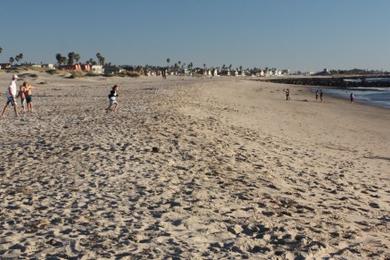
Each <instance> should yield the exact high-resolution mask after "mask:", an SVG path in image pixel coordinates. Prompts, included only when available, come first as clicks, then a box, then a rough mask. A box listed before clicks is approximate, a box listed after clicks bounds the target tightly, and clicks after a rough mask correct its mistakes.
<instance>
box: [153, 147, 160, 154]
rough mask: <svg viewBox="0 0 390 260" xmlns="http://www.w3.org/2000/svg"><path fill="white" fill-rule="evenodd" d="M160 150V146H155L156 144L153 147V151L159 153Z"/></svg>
mask: <svg viewBox="0 0 390 260" xmlns="http://www.w3.org/2000/svg"><path fill="white" fill-rule="evenodd" d="M159 151H160V149H158V147H155V146H154V147H153V148H152V152H153V153H158V152H159Z"/></svg>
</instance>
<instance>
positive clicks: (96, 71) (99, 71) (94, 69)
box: [91, 65, 105, 75]
mask: <svg viewBox="0 0 390 260" xmlns="http://www.w3.org/2000/svg"><path fill="white" fill-rule="evenodd" d="M104 71H105V70H104V68H103V66H102V65H92V66H91V72H92V73H94V74H97V75H101V74H104Z"/></svg>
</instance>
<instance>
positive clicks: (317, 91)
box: [316, 89, 319, 101]
mask: <svg viewBox="0 0 390 260" xmlns="http://www.w3.org/2000/svg"><path fill="white" fill-rule="evenodd" d="M318 94H319V90H318V89H317V90H316V101H317V100H318Z"/></svg>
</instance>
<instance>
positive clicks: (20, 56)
mask: <svg viewBox="0 0 390 260" xmlns="http://www.w3.org/2000/svg"><path fill="white" fill-rule="evenodd" d="M2 52H3V48H2V47H0V54H1V53H2ZM22 59H23V53H19V54H17V55H16V56H15V57H10V58H9V59H8V61H9V63H11V65H12V64H13V63H14V62H15V61H16V62H17V63H19V61H21V60H22Z"/></svg>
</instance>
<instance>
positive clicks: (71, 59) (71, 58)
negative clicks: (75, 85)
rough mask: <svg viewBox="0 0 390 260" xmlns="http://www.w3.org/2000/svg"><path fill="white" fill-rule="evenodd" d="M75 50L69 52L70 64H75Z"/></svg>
mask: <svg viewBox="0 0 390 260" xmlns="http://www.w3.org/2000/svg"><path fill="white" fill-rule="evenodd" d="M75 54H76V53H75V52H73V51H71V52H69V53H68V65H73V64H74V57H75Z"/></svg>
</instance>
